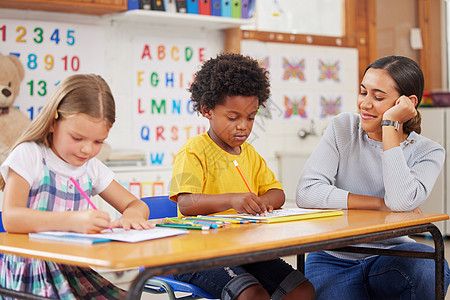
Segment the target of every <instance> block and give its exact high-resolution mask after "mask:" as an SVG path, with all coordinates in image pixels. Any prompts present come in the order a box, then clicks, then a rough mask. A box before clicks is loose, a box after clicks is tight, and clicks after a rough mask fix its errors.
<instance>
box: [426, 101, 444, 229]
mask: <svg viewBox="0 0 450 300" xmlns="http://www.w3.org/2000/svg"><path fill="white" fill-rule="evenodd" d="M420 113H421V115H422V135H423V136H426V137H427V138H429V139H432V140H433V141H435V142H437V143H439V144H440V145H441V146H443V147H444V148H445V150H446V157H445V163H444V167H443V168H442V171H441V174H440V175H439V177H438V179H437V180H436V183H435V185H434V188H433V190H432V191H431V193H430V195H429V196H428V199H427V200H426V201H425V202H424V203H423V204H422V205H421V206H420V208H421V209H422V211H423V212H430V213H447V214H448V213H450V190H449V189H448V188H447V187H448V186H449V184H450V162H449V159H450V157H449V151H450V128H449V125H450V108H421V109H420ZM436 226H437V227H439V230H440V231H441V232H442V234H443V235H450V222H449V221H445V222H438V223H436Z"/></svg>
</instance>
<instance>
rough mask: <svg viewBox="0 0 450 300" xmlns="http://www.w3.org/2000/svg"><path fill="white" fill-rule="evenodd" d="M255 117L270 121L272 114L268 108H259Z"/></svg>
mask: <svg viewBox="0 0 450 300" xmlns="http://www.w3.org/2000/svg"><path fill="white" fill-rule="evenodd" d="M256 115H257V116H260V117H263V118H266V119H272V113H271V112H270V108H269V107H268V106H265V107H264V106H260V107H259V109H258V113H257V114H256Z"/></svg>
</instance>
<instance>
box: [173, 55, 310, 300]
mask: <svg viewBox="0 0 450 300" xmlns="http://www.w3.org/2000/svg"><path fill="white" fill-rule="evenodd" d="M189 91H190V92H191V93H192V95H191V100H192V102H193V105H194V110H195V111H197V112H199V113H201V114H202V115H203V116H204V117H206V118H207V119H208V120H209V124H210V128H209V130H208V132H207V133H204V134H201V135H198V136H196V137H194V138H192V139H190V140H188V141H187V142H186V143H185V144H184V146H183V147H182V148H181V150H180V151H179V153H178V154H177V156H176V158H175V162H174V166H173V176H172V182H171V187H170V199H171V200H174V201H177V202H178V206H179V209H180V212H181V213H182V214H183V215H198V214H210V213H217V212H222V211H225V210H228V209H234V210H236V211H237V212H246V213H251V214H258V213H264V212H266V211H271V210H272V209H274V208H279V207H281V206H282V205H283V204H284V200H285V196H284V192H283V189H282V186H281V184H280V182H279V181H277V180H276V178H275V176H274V174H273V173H272V171H271V170H270V169H269V168H268V167H267V164H266V162H265V161H264V159H263V158H262V157H261V156H260V155H259V154H258V153H257V152H256V151H255V149H254V148H253V147H252V146H251V145H250V144H248V143H247V142H246V139H247V138H248V136H249V135H250V133H251V131H252V127H253V122H254V119H255V116H256V113H257V111H258V108H259V106H260V105H263V104H264V103H265V102H266V101H267V99H268V97H269V95H270V84H269V80H268V76H267V71H265V70H264V69H263V68H261V67H260V66H259V65H258V63H257V62H256V61H255V60H253V59H252V58H250V57H245V56H242V55H240V54H221V55H218V56H217V57H216V58H212V59H209V60H208V61H206V62H205V63H204V64H203V66H202V68H201V69H200V70H199V71H198V72H197V73H196V77H195V80H194V82H193V83H192V85H191V87H190V90H189ZM234 160H237V162H238V163H239V165H240V167H241V169H242V171H243V173H244V175H245V177H246V178H247V180H248V181H249V184H250V187H251V189H252V191H254V192H255V193H252V192H249V189H248V188H247V186H246V185H245V183H244V181H243V179H242V178H241V177H240V174H239V172H238V171H237V169H236V167H235V165H234V164H233V161H234ZM175 278H176V279H178V280H180V281H185V282H189V283H191V284H194V285H196V286H198V287H200V288H202V289H204V290H205V291H207V292H209V293H210V294H211V295H213V296H214V297H217V298H221V299H239V300H243V299H267V300H268V299H282V298H283V299H284V300H286V299H314V287H313V286H312V284H311V283H310V282H309V281H308V280H307V279H306V278H305V277H304V276H303V274H301V273H300V272H299V271H297V270H295V269H293V268H292V267H291V266H290V265H289V264H287V263H286V262H284V261H283V260H281V259H276V260H271V261H266V262H259V263H252V264H246V265H241V266H233V267H225V268H219V269H214V270H209V271H203V272H196V273H189V274H177V275H175Z"/></svg>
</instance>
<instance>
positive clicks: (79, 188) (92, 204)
mask: <svg viewBox="0 0 450 300" xmlns="http://www.w3.org/2000/svg"><path fill="white" fill-rule="evenodd" d="M69 179H70V181H72V183H73V185H75V187H76V188H77V190H78V191H79V192H80V193H81V195H83V197H84V199H86V201H87V202H88V203H89V204H90V205H91V206H92V208H93V209H95V210H98V208H97V207H96V206H95V205H94V203H92V201H91V199H90V198H89V196H88V195H87V194H86V193H85V191H83V189H82V188H81V186H80V185H79V184H78V182H77V181H76V180H75V179H73V177H70V178H69ZM109 230H111V232H112V231H113V229H112V227H109Z"/></svg>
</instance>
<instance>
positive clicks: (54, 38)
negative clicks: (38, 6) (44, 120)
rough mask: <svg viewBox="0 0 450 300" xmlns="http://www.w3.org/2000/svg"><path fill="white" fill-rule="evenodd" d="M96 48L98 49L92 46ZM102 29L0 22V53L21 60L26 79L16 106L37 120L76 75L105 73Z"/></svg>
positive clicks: (27, 21) (29, 22)
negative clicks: (63, 84)
mask: <svg viewBox="0 0 450 300" xmlns="http://www.w3.org/2000/svg"><path fill="white" fill-rule="evenodd" d="M93 45H95V46H93ZM104 51H105V50H104V33H103V29H102V27H101V26H98V25H84V24H83V25H82V24H71V23H62V22H46V21H37V20H8V19H3V20H1V21H0V53H1V54H3V55H16V56H17V57H19V59H20V61H21V63H22V65H23V67H24V69H25V77H24V79H23V81H22V83H21V87H20V92H19V95H18V98H17V99H16V101H15V103H14V106H15V107H16V108H18V109H20V110H21V111H22V112H23V113H25V115H26V116H28V117H29V118H30V119H34V118H35V117H36V116H37V114H38V113H39V111H40V109H41V108H42V106H43V105H44V104H45V102H46V101H47V100H48V97H49V96H50V94H51V92H52V91H53V90H54V88H55V87H56V86H57V85H58V84H59V83H60V82H61V80H63V79H64V78H66V77H68V76H70V75H72V74H75V73H95V74H99V75H102V74H103V71H104V62H103V60H102V59H99V58H102V57H104Z"/></svg>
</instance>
